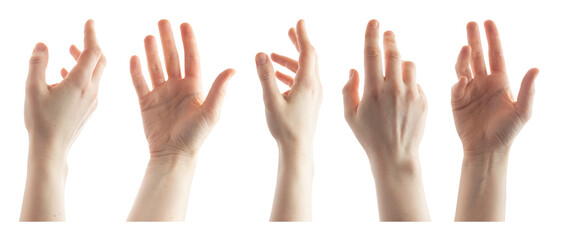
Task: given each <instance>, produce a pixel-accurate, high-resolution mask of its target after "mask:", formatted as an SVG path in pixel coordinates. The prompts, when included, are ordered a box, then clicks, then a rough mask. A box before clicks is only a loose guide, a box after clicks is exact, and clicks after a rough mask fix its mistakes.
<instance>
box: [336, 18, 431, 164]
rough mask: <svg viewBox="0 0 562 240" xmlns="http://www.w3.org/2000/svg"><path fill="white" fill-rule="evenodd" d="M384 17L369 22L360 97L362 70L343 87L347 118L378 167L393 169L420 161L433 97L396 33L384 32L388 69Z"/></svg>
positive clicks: (353, 71) (352, 74)
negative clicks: (380, 28)
mask: <svg viewBox="0 0 562 240" xmlns="http://www.w3.org/2000/svg"><path fill="white" fill-rule="evenodd" d="M378 25H379V24H378V22H377V21H375V20H373V21H371V22H369V24H368V26H367V31H366V41H365V78H366V80H365V88H364V92H363V98H362V99H361V100H360V99H359V92H358V89H359V74H358V72H357V71H356V70H354V69H352V70H351V71H350V76H349V81H348V82H347V84H346V85H345V87H344V89H343V95H344V107H345V118H346V120H347V122H348V124H349V126H350V127H351V129H352V130H353V132H354V133H355V136H356V137H357V140H359V142H360V143H361V145H362V146H363V148H364V149H365V151H366V152H367V154H368V155H369V158H370V159H371V160H372V164H373V167H374V168H375V169H376V170H382V171H387V170H389V171H391V170H395V168H394V167H400V168H401V167H405V165H404V164H408V165H409V164H410V163H411V162H412V160H414V161H417V158H418V146H419V145H420V142H421V139H422V136H423V130H424V126H425V117H426V112H427V102H426V99H425V95H424V93H423V92H422V90H421V87H420V86H419V85H417V84H416V69H415V65H414V63H412V62H402V61H401V60H400V53H399V52H398V48H397V46H396V40H395V38H394V33H392V32H390V31H388V32H385V33H384V36H383V44H384V55H385V66H386V69H385V72H386V76H383V70H382V62H381V52H380V49H379V46H378V41H379V33H378Z"/></svg>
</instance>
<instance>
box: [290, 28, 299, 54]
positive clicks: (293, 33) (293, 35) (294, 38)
mask: <svg viewBox="0 0 562 240" xmlns="http://www.w3.org/2000/svg"><path fill="white" fill-rule="evenodd" d="M289 38H290V39H291V42H292V43H293V45H294V46H295V48H296V49H297V51H298V52H300V51H301V50H300V48H299V42H298V41H297V31H296V30H295V28H291V29H289Z"/></svg>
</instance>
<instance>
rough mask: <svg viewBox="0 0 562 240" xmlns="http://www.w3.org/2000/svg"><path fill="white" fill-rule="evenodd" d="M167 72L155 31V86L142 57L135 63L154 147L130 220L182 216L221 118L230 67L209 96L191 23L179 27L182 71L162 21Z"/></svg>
mask: <svg viewBox="0 0 562 240" xmlns="http://www.w3.org/2000/svg"><path fill="white" fill-rule="evenodd" d="M158 28H159V30H160V39H161V42H162V48H163V52H164V60H165V64H166V73H167V76H168V78H167V79H166V78H165V77H164V71H163V70H162V65H161V63H160V59H159V57H158V47H157V44H156V38H155V37H154V36H147V37H146V38H145V40H144V44H145V51H146V57H147V62H148V70H149V73H150V79H151V82H152V90H150V89H149V88H148V85H147V83H146V81H145V79H144V77H143V75H142V69H141V64H140V61H139V58H138V57H137V56H133V57H132V58H131V62H130V71H131V77H132V80H133V85H134V87H135V89H136V92H137V95H138V99H139V105H140V110H141V115H142V120H143V125H144V131H145V135H146V139H147V141H148V146H149V150H150V160H149V162H148V167H147V169H146V173H145V176H144V180H143V182H142V184H141V187H140V189H139V192H138V195H137V198H136V200H135V203H134V205H133V208H132V210H131V212H130V214H129V217H128V220H129V221H183V220H184V219H185V213H186V209H187V202H188V198H189V190H190V187H191V181H192V178H193V174H194V170H195V162H196V159H197V153H198V151H199V148H200V147H201V145H202V144H203V142H204V141H205V139H206V138H207V136H208V135H209V133H210V132H211V130H212V128H213V126H214V125H215V124H216V123H217V121H218V119H219V115H220V109H221V105H222V101H223V99H224V96H225V94H226V87H227V82H228V80H229V79H230V78H231V77H232V75H233V74H234V70H233V69H227V70H225V71H223V72H222V73H221V74H219V75H218V77H217V78H216V80H215V82H214V83H213V86H212V87H211V89H210V90H209V93H208V94H207V96H206V97H204V96H203V90H202V87H201V72H200V66H199V64H200V63H199V54H198V51H197V45H196V42H195V35H194V33H193V30H192V28H191V26H190V25H189V24H187V23H183V24H181V26H180V31H181V36H182V43H183V48H184V58H185V66H184V68H185V74H184V76H182V73H181V67H180V63H179V56H178V52H177V50H176V45H175V42H174V38H173V33H172V28H171V26H170V23H169V22H168V21H167V20H161V21H160V22H158Z"/></svg>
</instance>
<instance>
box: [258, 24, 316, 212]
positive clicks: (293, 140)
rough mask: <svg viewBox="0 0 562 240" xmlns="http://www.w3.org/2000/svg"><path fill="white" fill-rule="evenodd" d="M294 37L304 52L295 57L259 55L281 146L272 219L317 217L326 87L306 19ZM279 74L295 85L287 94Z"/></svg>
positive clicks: (265, 93)
mask: <svg viewBox="0 0 562 240" xmlns="http://www.w3.org/2000/svg"><path fill="white" fill-rule="evenodd" d="M289 38H290V39H291V41H292V42H293V45H294V46H295V47H296V49H297V51H298V52H299V59H298V61H297V60H294V59H291V58H288V57H285V56H282V55H279V54H275V53H272V54H271V59H270V58H269V57H268V56H267V55H266V54H265V53H258V54H257V55H256V66H257V72H258V76H259V78H260V81H261V85H262V90H263V100H264V104H265V113H266V118H267V125H268V127H269V131H270V132H271V135H272V136H273V138H275V140H276V141H277V145H278V147H279V165H278V173H277V186H276V189H275V196H274V200H273V207H272V210H271V217H270V221H311V219H312V200H311V195H312V177H313V162H312V145H313V141H314V134H315V131H316V121H317V119H318V111H319V109H320V104H321V102H322V86H321V84H320V78H319V75H318V60H317V56H316V51H315V49H314V47H313V46H312V44H311V43H310V40H309V38H308V35H307V32H306V29H305V24H304V21H303V20H300V21H299V22H298V23H297V27H296V29H295V28H291V29H290V30H289ZM271 61H273V62H276V63H278V64H279V65H281V66H284V67H286V68H288V69H289V70H291V71H292V72H294V73H295V77H294V78H293V77H291V76H289V75H286V74H283V73H281V72H275V71H274V69H273V64H272V62H271ZM276 78H277V79H278V80H279V81H281V82H283V83H285V84H286V85H288V86H289V87H290V88H291V89H290V90H289V91H287V92H285V93H281V92H280V91H279V88H278V87H277V83H276Z"/></svg>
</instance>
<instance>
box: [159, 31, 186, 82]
mask: <svg viewBox="0 0 562 240" xmlns="http://www.w3.org/2000/svg"><path fill="white" fill-rule="evenodd" d="M158 30H159V31H160V40H161V41H162V51H163V52H164V63H165V64H166V72H167V73H168V79H181V68H180V60H179V57H178V50H177V49H176V42H175V41H174V34H173V32H172V27H171V26H170V22H168V20H160V21H159V22H158Z"/></svg>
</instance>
